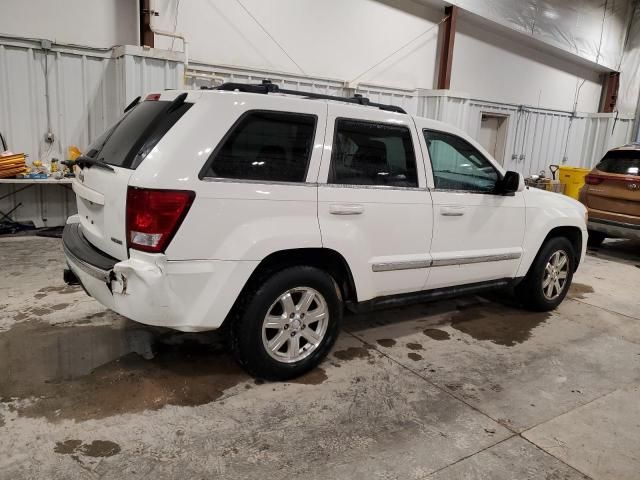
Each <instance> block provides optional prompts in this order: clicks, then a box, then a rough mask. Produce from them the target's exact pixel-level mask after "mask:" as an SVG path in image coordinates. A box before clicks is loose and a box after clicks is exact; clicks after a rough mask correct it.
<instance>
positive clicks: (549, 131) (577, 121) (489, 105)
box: [418, 90, 633, 175]
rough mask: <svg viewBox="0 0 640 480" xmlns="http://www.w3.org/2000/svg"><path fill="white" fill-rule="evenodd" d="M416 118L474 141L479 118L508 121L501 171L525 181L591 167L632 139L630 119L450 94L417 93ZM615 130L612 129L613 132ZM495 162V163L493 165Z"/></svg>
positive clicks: (626, 116) (437, 92) (438, 92)
mask: <svg viewBox="0 0 640 480" xmlns="http://www.w3.org/2000/svg"><path fill="white" fill-rule="evenodd" d="M418 94H419V96H420V97H421V98H420V99H419V102H418V105H419V110H420V111H419V114H420V115H423V116H425V117H428V118H433V119H435V120H440V121H444V122H447V123H450V124H453V125H455V126H457V127H458V128H460V129H462V130H464V131H465V132H467V133H468V134H469V135H471V136H472V137H474V138H477V137H478V131H479V127H480V121H481V119H482V114H483V113H486V114H494V115H502V116H505V117H506V118H507V122H508V124H507V138H506V141H505V157H504V159H503V165H504V167H505V168H507V169H509V170H515V171H518V172H520V173H522V174H524V175H532V174H537V173H538V172H540V171H541V170H545V171H546V172H547V175H548V174H549V171H548V167H549V165H552V164H557V165H570V166H577V167H584V168H591V167H593V166H594V165H595V164H596V163H597V162H598V161H599V160H600V159H601V158H602V155H604V153H605V152H606V151H607V150H609V149H610V148H612V147H615V146H620V145H623V144H625V143H628V142H629V141H630V140H631V138H632V132H633V119H632V117H630V116H628V115H622V114H616V113H611V114H608V113H600V114H588V113H580V112H578V113H576V114H575V115H573V114H572V113H571V112H566V111H560V110H545V109H539V108H533V107H527V106H520V105H509V104H501V103H496V102H490V101H485V100H478V99H471V98H469V97H468V96H466V95H462V94H456V93H455V92H449V91H437V90H436V91H433V90H432V91H429V90H422V91H419V92H418ZM614 124H615V127H614ZM498 160H500V159H498Z"/></svg>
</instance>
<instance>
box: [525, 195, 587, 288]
mask: <svg viewBox="0 0 640 480" xmlns="http://www.w3.org/2000/svg"><path fill="white" fill-rule="evenodd" d="M525 203H526V230H525V236H524V243H523V256H522V261H521V262H520V267H519V268H518V272H517V274H516V276H517V277H524V276H525V275H526V274H527V272H528V271H529V267H531V264H532V263H533V261H534V259H535V257H536V255H537V254H538V251H540V247H541V246H542V244H543V242H544V241H545V239H546V238H547V236H548V235H549V233H550V232H551V231H552V230H553V229H555V228H558V227H574V228H576V229H578V230H580V232H581V235H582V249H581V252H578V253H579V254H580V260H582V258H583V257H584V254H585V251H586V246H587V226H586V222H585V212H586V209H585V208H584V207H583V206H582V205H581V204H580V203H578V202H576V201H575V200H573V199H571V198H568V197H565V196H562V195H559V194H556V193H551V192H545V191H542V190H538V191H536V189H528V190H527V191H526V195H525Z"/></svg>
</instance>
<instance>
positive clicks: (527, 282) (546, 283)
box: [516, 237, 575, 312]
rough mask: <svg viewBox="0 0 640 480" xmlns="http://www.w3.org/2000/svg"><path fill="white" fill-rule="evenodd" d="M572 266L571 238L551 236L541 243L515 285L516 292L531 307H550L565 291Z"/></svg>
mask: <svg viewBox="0 0 640 480" xmlns="http://www.w3.org/2000/svg"><path fill="white" fill-rule="evenodd" d="M574 270H575V252H574V250H573V245H571V242H570V241H569V240H568V239H566V238H564V237H556V238H551V239H549V240H547V242H545V244H544V245H543V246H542V248H541V249H540V251H539V252H538V255H537V256H536V258H535V260H534V261H533V264H532V265H531V268H530V269H529V272H528V273H527V276H526V277H525V278H524V280H523V281H522V282H521V283H520V284H519V285H518V286H517V287H516V296H517V298H518V300H520V301H521V302H522V304H523V305H524V306H525V307H527V308H529V309H531V310H535V311H540V312H546V311H549V310H553V309H554V308H556V307H557V306H558V305H560V303H561V302H562V300H564V297H565V296H566V295H567V292H568V291H569V287H570V286H571V280H572V279H573V271H574Z"/></svg>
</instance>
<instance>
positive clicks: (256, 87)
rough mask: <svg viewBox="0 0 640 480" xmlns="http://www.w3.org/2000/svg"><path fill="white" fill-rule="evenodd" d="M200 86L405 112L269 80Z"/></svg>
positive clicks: (366, 101) (361, 98)
mask: <svg viewBox="0 0 640 480" xmlns="http://www.w3.org/2000/svg"><path fill="white" fill-rule="evenodd" d="M201 88H202V89H203V90H225V91H234V90H237V91H239V92H247V93H263V94H269V93H284V94H286V95H297V96H299V97H305V98H313V99H322V100H335V101H338V102H346V103H355V104H358V105H367V106H369V107H376V108H379V109H380V110H385V111H388V112H396V113H407V112H405V111H404V109H403V108H401V107H397V106H395V105H385V104H382V103H374V102H371V101H370V100H369V99H368V98H366V97H363V96H362V95H359V94H356V95H354V96H353V97H337V96H335V95H324V94H322V93H314V92H303V91H300V90H288V89H284V88H280V87H279V86H278V85H276V84H275V83H272V82H271V80H263V81H262V83H258V84H250V83H234V82H228V83H223V84H222V85H219V86H218V87H215V88H209V87H201Z"/></svg>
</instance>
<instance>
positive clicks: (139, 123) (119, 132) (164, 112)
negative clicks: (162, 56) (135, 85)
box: [87, 101, 192, 169]
mask: <svg viewBox="0 0 640 480" xmlns="http://www.w3.org/2000/svg"><path fill="white" fill-rule="evenodd" d="M171 104H172V102H167V101H145V102H141V103H139V104H138V105H136V106H135V107H134V108H133V109H131V110H130V111H128V112H127V113H125V114H124V116H123V117H122V118H121V119H120V120H119V121H118V122H117V123H116V124H115V125H114V126H113V127H111V128H110V129H108V130H107V131H106V132H105V133H103V134H102V135H101V136H100V137H99V138H98V139H96V140H95V141H94V142H93V144H91V146H90V147H89V149H88V152H87V156H88V157H90V158H96V159H98V160H101V161H103V162H105V163H108V164H109V165H113V166H116V167H123V168H130V169H136V168H137V167H138V166H139V165H140V164H141V163H142V161H143V160H144V159H145V158H146V156H147V155H148V154H149V152H150V151H151V150H152V149H153V147H154V146H155V145H156V144H157V143H158V142H159V141H160V140H161V139H162V137H163V136H164V135H165V134H166V133H167V132H168V131H169V129H170V128H171V127H172V126H173V125H174V124H175V123H176V122H177V121H178V120H179V119H180V117H182V115H184V114H185V113H186V112H187V110H188V109H189V108H190V107H191V105H192V104H191V103H182V104H181V105H179V106H177V107H171Z"/></svg>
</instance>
